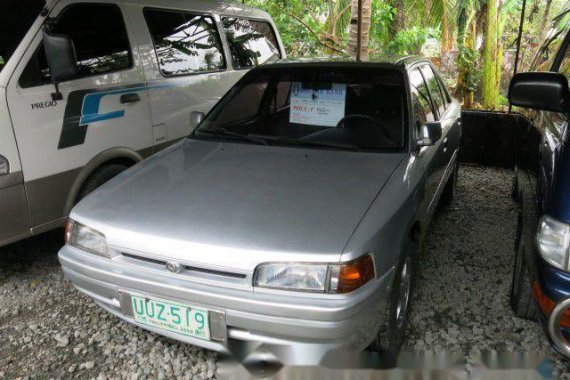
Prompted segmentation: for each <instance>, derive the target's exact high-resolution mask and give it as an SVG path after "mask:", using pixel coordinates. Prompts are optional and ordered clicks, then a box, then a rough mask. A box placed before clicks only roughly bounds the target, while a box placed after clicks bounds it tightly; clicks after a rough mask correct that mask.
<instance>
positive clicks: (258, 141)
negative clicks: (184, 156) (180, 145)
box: [196, 128, 267, 145]
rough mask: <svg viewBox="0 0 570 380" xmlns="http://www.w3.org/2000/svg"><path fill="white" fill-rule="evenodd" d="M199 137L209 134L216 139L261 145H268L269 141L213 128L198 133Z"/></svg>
mask: <svg viewBox="0 0 570 380" xmlns="http://www.w3.org/2000/svg"><path fill="white" fill-rule="evenodd" d="M196 134H197V135H201V134H208V135H210V136H215V137H229V138H234V139H239V140H244V141H250V142H253V143H256V144H259V145H267V141H265V140H264V139H262V138H259V137H253V136H249V135H242V134H241V133H236V132H231V131H228V130H227V129H225V128H212V129H201V130H198V131H196Z"/></svg>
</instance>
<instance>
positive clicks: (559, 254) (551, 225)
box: [536, 215, 570, 270]
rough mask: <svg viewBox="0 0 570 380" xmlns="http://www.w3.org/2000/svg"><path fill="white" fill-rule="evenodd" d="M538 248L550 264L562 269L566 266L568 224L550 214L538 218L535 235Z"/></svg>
mask: <svg viewBox="0 0 570 380" xmlns="http://www.w3.org/2000/svg"><path fill="white" fill-rule="evenodd" d="M536 242H537V245H538V250H539V252H540V255H541V256H542V258H543V259H544V260H545V261H546V262H548V263H549V264H550V265H553V266H555V267H556V268H560V269H563V270H568V269H570V268H569V267H568V253H569V251H570V224H567V223H563V222H560V221H558V220H556V219H553V218H551V217H550V216H546V215H545V216H543V217H542V218H541V219H540V223H539V226H538V233H537V236H536Z"/></svg>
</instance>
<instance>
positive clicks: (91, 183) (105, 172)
mask: <svg viewBox="0 0 570 380" xmlns="http://www.w3.org/2000/svg"><path fill="white" fill-rule="evenodd" d="M126 169H127V166H125V165H121V164H110V165H105V166H103V167H101V168H99V169H97V170H95V172H94V173H93V174H91V176H90V177H89V178H88V179H87V181H85V183H84V184H83V187H82V188H81V191H79V195H78V196H77V202H79V201H80V200H82V199H83V198H85V197H86V196H87V195H89V194H91V193H92V192H93V191H94V190H95V189H97V188H98V187H99V186H101V185H103V184H104V183H105V182H107V181H109V180H110V179H111V178H113V177H115V176H117V175H119V174H121V173H122V172H124V171H125V170H126Z"/></svg>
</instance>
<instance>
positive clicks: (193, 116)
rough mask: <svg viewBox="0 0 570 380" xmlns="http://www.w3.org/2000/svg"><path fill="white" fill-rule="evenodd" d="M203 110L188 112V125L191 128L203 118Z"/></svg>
mask: <svg viewBox="0 0 570 380" xmlns="http://www.w3.org/2000/svg"><path fill="white" fill-rule="evenodd" d="M204 116H205V115H204V112H201V111H192V112H190V126H191V127H192V128H196V127H197V126H198V124H200V123H201V122H202V120H204Z"/></svg>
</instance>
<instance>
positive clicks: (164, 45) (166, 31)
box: [144, 9, 226, 76]
mask: <svg viewBox="0 0 570 380" xmlns="http://www.w3.org/2000/svg"><path fill="white" fill-rule="evenodd" d="M144 14H145V18H146V22H147V24H148V27H149V30H150V32H151V34H152V39H153V42H154V49H155V51H156V57H157V59H158V66H159V68H160V72H161V73H162V74H163V75H164V76H177V75H188V74H195V73H203V72H210V71H219V70H223V69H225V68H226V62H225V60H224V54H223V52H222V43H221V42H220V37H219V34H218V30H217V28H216V23H215V22H214V19H213V18H212V17H210V16H205V15H196V14H192V13H187V12H179V11H170V10H158V9H145V11H144Z"/></svg>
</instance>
